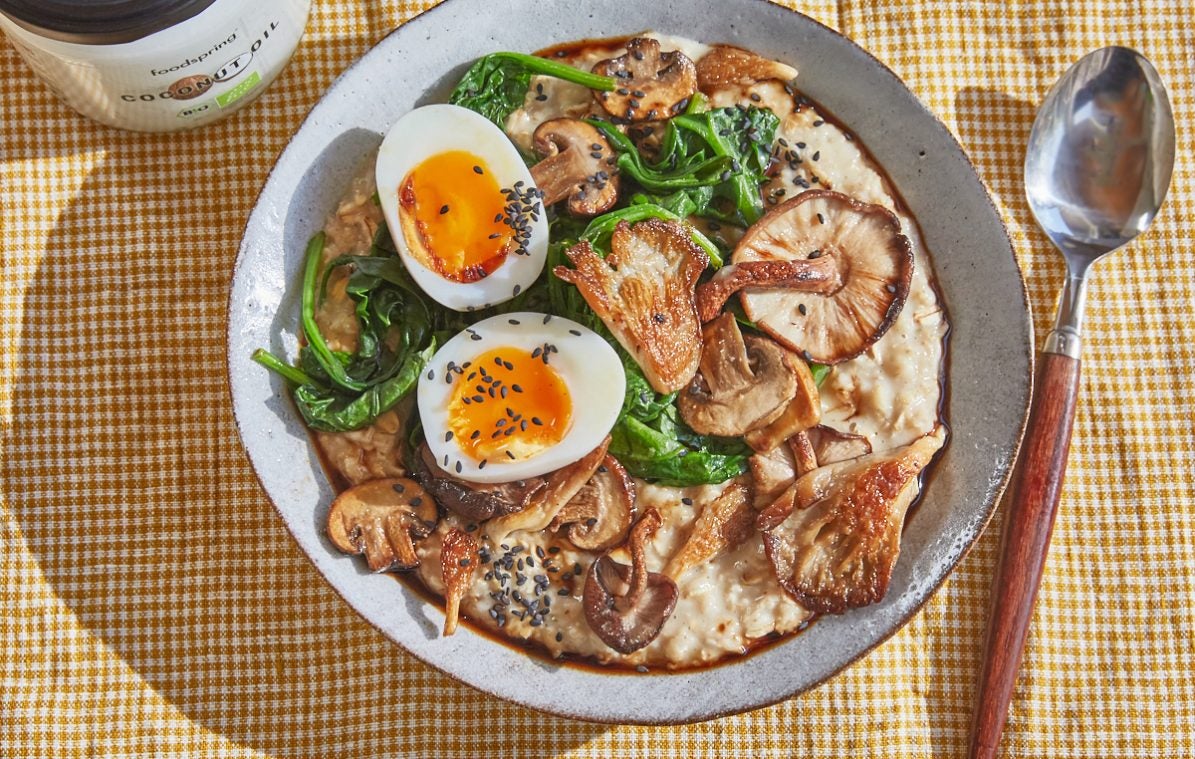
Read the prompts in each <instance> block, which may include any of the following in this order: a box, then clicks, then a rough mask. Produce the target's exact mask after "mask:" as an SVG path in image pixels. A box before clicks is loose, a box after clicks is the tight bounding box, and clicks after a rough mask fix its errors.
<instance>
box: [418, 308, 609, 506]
mask: <svg viewBox="0 0 1195 759" xmlns="http://www.w3.org/2000/svg"><path fill="white" fill-rule="evenodd" d="M625 393H626V374H625V373H624V372H623V368H622V362H621V361H620V360H619V358H618V354H617V353H615V352H614V349H613V348H612V347H610V344H609V343H607V342H606V341H605V340H604V339H602V338H601V337H600V336H599V335H597V334H596V333H594V332H593V331H591V330H589V329H587V328H585V327H583V326H581V325H580V324H577V323H576V322H574V321H571V320H569V319H565V318H562V317H559V316H551V315H549V314H539V313H531V312H518V313H510V314H502V315H500V316H493V317H490V318H488V319H483V320H482V321H480V322H477V323H476V324H474V325H473V326H472V327H469V328H468V329H466V330H465V331H464V332H461V333H459V334H457V335H456V336H455V337H453V338H452V339H451V340H449V341H448V342H447V343H445V344H444V347H442V348H440V350H439V351H437V352H436V355H435V356H434V357H432V360H431V362H430V363H429V364H428V366H427V368H426V369H425V370H424V373H423V376H422V377H420V379H419V388H418V391H417V398H418V403H419V417H420V420H421V422H422V424H423V434H424V436H425V437H426V439H427V445H428V447H429V448H430V449H431V452H432V454H433V455H434V456H435V459H436V463H437V464H438V465H439V466H440V468H441V469H443V470H444V471H445V472H447V473H448V474H450V475H453V476H454V477H457V478H460V479H462V480H467V481H469V482H483V483H494V482H511V481H513V480H520V479H524V478H527V477H535V476H538V475H541V474H546V473H548V472H552V471H555V470H556V469H559V468H561V467H563V466H567V465H568V464H571V463H573V462H574V461H577V460H578V459H580V458H581V457H583V456H584V455H585V454H587V453H589V452H590V451H592V450H593V449H594V448H596V447H597V446H598V444H599V443H601V441H602V439H603V438H605V437H606V434H607V433H608V432H609V431H610V429H611V428H612V427H613V426H614V423H615V422H616V421H617V420H618V414H619V411H620V410H621V409H622V401H623V395H624V394H625Z"/></svg>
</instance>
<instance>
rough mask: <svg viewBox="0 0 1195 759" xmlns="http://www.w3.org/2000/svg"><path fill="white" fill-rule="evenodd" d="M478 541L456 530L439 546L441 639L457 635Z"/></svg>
mask: <svg viewBox="0 0 1195 759" xmlns="http://www.w3.org/2000/svg"><path fill="white" fill-rule="evenodd" d="M477 548H478V546H477V541H476V540H475V539H474V538H473V536H472V535H470V534H469V533H467V532H462V531H460V530H458V529H456V528H455V527H454V528H452V529H451V530H449V531H448V534H447V535H445V536H444V541H443V543H442V545H441V546H440V575H441V577H443V579H444V635H446V636H447V635H452V634H453V633H454V632H456V626H457V622H458V620H459V619H460V613H461V599H462V598H464V597H465V591H466V590H468V589H469V585H470V584H471V582H472V580H473V569H474V565H475V564H476V562H477Z"/></svg>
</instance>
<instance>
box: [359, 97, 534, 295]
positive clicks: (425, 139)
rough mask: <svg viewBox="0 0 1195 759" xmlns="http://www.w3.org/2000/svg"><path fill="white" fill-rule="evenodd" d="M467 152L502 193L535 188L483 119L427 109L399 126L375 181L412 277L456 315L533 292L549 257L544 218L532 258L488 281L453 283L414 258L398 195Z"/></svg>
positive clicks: (389, 136)
mask: <svg viewBox="0 0 1195 759" xmlns="http://www.w3.org/2000/svg"><path fill="white" fill-rule="evenodd" d="M450 150H465V151H468V152H470V153H473V154H474V155H476V156H478V157H479V158H481V159H482V160H484V161H485V163H486V165H487V166H488V168H489V170H490V172H491V173H492V174H493V176H494V178H495V179H496V180H497V182H498V186H499V187H500V188H503V189H509V188H513V187H514V186H515V184H516V183H517V182H522V183H523V184H522V185H521V186H522V187H532V186H534V184H535V183H534V181H533V180H532V179H531V172H530V171H528V170H527V165H526V164H525V163H523V159H522V157H521V156H520V155H519V151H518V150H517V149H516V148H515V146H514V144H513V143H512V142H511V141H510V139H509V138H507V136H506V135H505V134H504V133H503V132H502V130H501V129H499V128H498V127H497V126H495V125H494V124H493V123H491V122H490V121H489V120H488V119H486V118H485V117H484V116H482V115H480V114H478V113H474V112H473V111H470V110H469V109H468V108H462V107H460V106H457V105H446V104H436V105H426V106H423V107H421V108H416V109H415V110H413V111H411V112H409V113H407V114H406V115H405V116H403V117H402V118H400V119H399V120H398V121H397V122H395V124H394V126H392V127H391V128H390V131H389V132H387V133H386V138H385V139H384V140H382V146H381V148H379V149H378V158H377V164H376V167H375V176H376V179H377V187H378V199H379V200H380V201H381V205H382V213H383V215H384V216H385V217H386V224H387V225H388V226H389V227H390V235H391V237H393V238H394V244H395V247H396V248H397V249H398V253H399V255H400V256H401V257H402V262H403V264H404V265H405V266H406V267H407V270H408V271H410V273H411V277H412V278H413V279H414V280H415V282H416V284H418V285H419V287H421V288H422V289H423V291H424V292H425V293H427V294H428V295H429V296H431V297H432V298H434V299H435V300H436V301H438V302H440V303H442V304H443V305H445V306H447V307H448V308H451V309H454V310H456V311H473V310H477V309H481V308H485V307H487V306H493V305H496V304H498V303H503V302H505V301H508V300H510V299H511V298H513V297H514V296H515V295H517V294H518V293H519V292H520V291H522V290H525V289H526V288H528V287H530V286H531V283H533V282H534V281H535V280H536V278H537V277H539V274H540V272H541V271H543V268H544V262H545V261H546V260H547V255H548V223H547V220H546V218H545V215H544V213H542V209H541V213H540V214H539V216H538V218H537V219H536V220H535V221H533V222H532V223H531V235H530V237H529V239H528V241H527V246H526V247H527V255H514V254H511V255H508V256H507V257H506V260H505V261H503V262H502V265H501V266H499V267H498V268H497V269H495V270H494V271H493V272H492V273H491V274H490V275H489V276H487V277H485V278H484V279H480V280H477V281H476V282H453V281H452V280H449V279H445V278H444V277H442V276H441V275H440V274H439V273H438V272H436V271H434V270H432V269H429V268H428V267H426V266H424V265H423V264H422V263H420V261H419V260H418V259H417V258H416V257H415V256H414V255H412V253H411V248H410V246H409V245H408V244H407V241H406V239H405V237H404V235H403V232H402V225H401V224H400V223H399V218H398V190H399V187H400V186H401V184H402V182H403V180H404V179H405V178H406V177H407V175H408V174H409V173H410V172H411V170H412V169H414V168H415V167H416V166H418V165H419V164H420V163H422V162H423V161H424V160H425V159H427V158H430V157H431V156H433V155H436V154H438V153H443V152H447V151H450Z"/></svg>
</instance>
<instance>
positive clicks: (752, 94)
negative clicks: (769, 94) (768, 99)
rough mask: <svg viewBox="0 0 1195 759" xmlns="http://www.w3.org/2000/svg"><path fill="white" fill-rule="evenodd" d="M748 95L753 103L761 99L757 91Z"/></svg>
mask: <svg viewBox="0 0 1195 759" xmlns="http://www.w3.org/2000/svg"><path fill="white" fill-rule="evenodd" d="M750 97H751V102H753V103H758V102H759V101H761V100H763V98H761V97H760V96H759V93H758V92H752V93H751V95H750Z"/></svg>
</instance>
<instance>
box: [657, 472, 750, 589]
mask: <svg viewBox="0 0 1195 759" xmlns="http://www.w3.org/2000/svg"><path fill="white" fill-rule="evenodd" d="M754 523H755V512H754V511H753V510H752V508H751V499H750V498H749V497H748V490H747V486H746V485H744V484H743V483H742V482H737V481H736V482H732V483H731V484H730V485H728V486H727V487H726V489H725V490H723V491H722V493H721V494H720V495H719V496H718V497H717V498H715V499H714V500H713V501H711V502H710V503H707V504H706V505H705V506H704V507H703V508H702V510H701V515H700V516H698V517H697V521H696V522H694V523H693V530H692V531H691V532H690V533H689V537H688V538H686V539H685V544H684V545H683V546H681V549H680V550H679V551H677V552H676V553H675V554H674V555H673V557H672V558H671V559H669V561H668V566H666V567H664V574H666V575H668V576H669V577H671V578H672V581H673V582H680V578H681V577H682V576H684V574H685V572H687V571H689V570H690V569H692V568H693V567H695V566H697V565H698V564H700V563H702V562H704V561H709V560H710V559H712V558H713V557H715V556H717V555H718V554H720V553H722V552H723V551H728V550H730V549H732V548H734V547H735V546H737V545H738V544H740V543H742V542H743V541H744V540H746V539H747V537H748V536H749V535H751V533H752V531H753V530H754V529H755V524H754Z"/></svg>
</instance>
